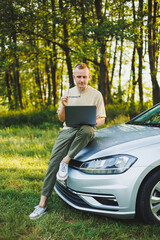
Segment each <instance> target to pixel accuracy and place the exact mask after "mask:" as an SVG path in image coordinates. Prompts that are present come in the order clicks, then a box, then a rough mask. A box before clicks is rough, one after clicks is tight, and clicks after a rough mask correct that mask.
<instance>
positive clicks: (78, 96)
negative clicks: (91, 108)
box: [68, 82, 82, 98]
mask: <svg viewBox="0 0 160 240" xmlns="http://www.w3.org/2000/svg"><path fill="white" fill-rule="evenodd" d="M81 92H82V82H81V88H80V95H77V96H70V95H69V89H68V97H69V98H80V97H81Z"/></svg>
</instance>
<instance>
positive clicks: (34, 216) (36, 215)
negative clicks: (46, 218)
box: [29, 206, 47, 220]
mask: <svg viewBox="0 0 160 240" xmlns="http://www.w3.org/2000/svg"><path fill="white" fill-rule="evenodd" d="M46 210H47V207H45V208H42V207H39V206H36V207H35V209H34V211H33V212H32V213H31V214H30V215H29V217H30V219H32V220H35V219H38V218H40V217H41V216H43V215H44V214H46V213H47V211H46Z"/></svg>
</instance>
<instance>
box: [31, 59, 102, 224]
mask: <svg viewBox="0 0 160 240" xmlns="http://www.w3.org/2000/svg"><path fill="white" fill-rule="evenodd" d="M90 77H91V75H90V74H89V69H88V66H87V65H86V64H85V63H79V64H77V65H76V66H75V69H74V75H73V78H74V80H75V83H76V86H75V87H73V88H71V89H70V90H69V92H68V93H66V94H64V96H63V97H62V98H61V103H60V105H59V108H58V111H57V112H58V117H59V120H60V121H61V122H64V127H63V129H62V130H61V131H60V133H59V136H58V138H57V140H56V142H55V144H54V147H53V150H52V154H51V158H50V161H49V165H48V170H47V173H46V176H45V179H44V182H43V187H42V192H41V198H40V202H39V205H38V206H36V207H35V210H34V211H33V212H32V213H31V214H30V219H32V220H34V219H37V218H39V217H41V216H42V215H44V214H45V213H46V212H47V211H46V210H47V207H46V204H47V199H48V197H49V196H50V195H51V193H52V191H53V188H54V184H55V181H56V177H57V179H58V180H65V179H67V177H68V164H69V162H70V160H71V159H72V158H74V157H75V156H76V155H77V154H78V152H79V151H80V150H81V149H83V148H84V147H85V146H87V144H88V143H89V142H90V141H92V140H93V139H94V133H95V128H94V127H91V126H87V125H83V126H80V127H77V128H72V127H67V126H66V124H65V106H67V105H71V106H73V105H75V106H78V105H95V106H96V126H97V127H98V126H100V125H102V124H104V122H105V117H106V113H105V107H104V102H103V97H102V94H101V93H100V92H99V91H98V90H96V89H94V88H92V87H90V86H89V85H88V81H89V80H90Z"/></svg>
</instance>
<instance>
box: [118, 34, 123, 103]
mask: <svg viewBox="0 0 160 240" xmlns="http://www.w3.org/2000/svg"><path fill="white" fill-rule="evenodd" d="M123 41H124V39H123V37H121V51H120V60H119V80H118V98H119V99H118V100H119V102H122V88H121V75H122V57H123Z"/></svg>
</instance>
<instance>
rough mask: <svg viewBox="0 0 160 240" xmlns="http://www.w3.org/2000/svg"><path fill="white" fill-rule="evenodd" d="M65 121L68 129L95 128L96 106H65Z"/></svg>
mask: <svg viewBox="0 0 160 240" xmlns="http://www.w3.org/2000/svg"><path fill="white" fill-rule="evenodd" d="M65 119H66V120H65V121H66V125H67V126H68V127H78V126H81V125H90V126H96V106H66V107H65Z"/></svg>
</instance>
